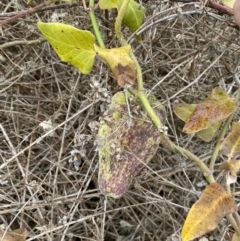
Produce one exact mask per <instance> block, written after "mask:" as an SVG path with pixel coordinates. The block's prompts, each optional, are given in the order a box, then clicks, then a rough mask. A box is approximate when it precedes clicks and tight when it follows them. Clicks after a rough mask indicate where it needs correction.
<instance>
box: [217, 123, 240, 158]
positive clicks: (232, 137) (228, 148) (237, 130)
mask: <svg viewBox="0 0 240 241" xmlns="http://www.w3.org/2000/svg"><path fill="white" fill-rule="evenodd" d="M221 152H222V154H223V155H225V156H227V157H228V159H238V157H239V156H240V121H238V122H234V123H233V124H232V130H231V132H230V133H229V134H228V135H227V137H226V138H225V139H224V141H223V142H222V145H221Z"/></svg>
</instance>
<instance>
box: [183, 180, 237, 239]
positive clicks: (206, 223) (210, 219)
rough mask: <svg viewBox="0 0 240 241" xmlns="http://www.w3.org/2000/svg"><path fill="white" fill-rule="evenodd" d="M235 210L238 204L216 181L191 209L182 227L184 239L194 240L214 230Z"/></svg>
mask: <svg viewBox="0 0 240 241" xmlns="http://www.w3.org/2000/svg"><path fill="white" fill-rule="evenodd" d="M235 211H237V206H236V204H235V202H234V200H233V198H232V197H231V196H230V195H229V194H228V193H227V192H226V191H225V189H224V188H223V187H222V186H221V185H220V184H218V183H216V182H215V183H212V184H210V185H209V186H208V187H206V188H205V190H204V191H203V194H202V196H201V197H200V199H199V200H198V201H197V202H196V203H195V204H194V205H193V206H192V208H191V209H190V211H189V213H188V216H187V218H186V221H185V223H184V226H183V229H182V234H181V235H182V240H183V241H189V240H193V239H195V238H198V237H200V236H202V235H204V234H206V233H208V232H210V231H212V230H214V229H215V228H216V227H217V226H218V223H219V222H220V221H221V220H222V219H223V218H224V217H225V216H226V215H228V214H230V213H233V212H235Z"/></svg>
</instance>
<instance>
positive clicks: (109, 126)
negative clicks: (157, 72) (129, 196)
mask: <svg viewBox="0 0 240 241" xmlns="http://www.w3.org/2000/svg"><path fill="white" fill-rule="evenodd" d="M129 102H130V101H129ZM149 102H150V104H151V105H152V107H153V108H154V110H155V112H156V113H157V114H158V116H159V118H160V119H161V121H162V122H164V120H165V108H164V107H163V105H162V104H161V103H160V102H159V101H158V100H157V99H156V98H155V97H153V96H151V97H150V98H149ZM130 106H131V114H132V115H133V118H132V120H131V125H130V126H129V125H128V120H129V116H128V111H127V104H126V98H125V95H124V93H123V92H118V93H116V94H115V95H114V96H113V98H112V101H111V104H110V106H109V110H108V115H107V117H106V118H105V120H102V121H101V122H100V127H99V131H98V142H99V145H100V146H99V176H98V183H99V189H100V191H101V192H102V193H103V194H104V195H106V196H111V197H114V198H119V197H120V196H122V195H123V194H124V193H125V192H126V191H127V189H128V187H129V185H130V184H131V183H132V180H133V178H134V177H135V176H136V175H137V174H138V173H139V172H140V171H141V169H142V168H143V167H144V165H145V164H147V163H148V162H149V161H150V160H151V159H152V157H153V156H154V154H155V153H156V151H157V149H158V146H159V143H160V133H159V131H158V130H157V128H156V126H155V125H154V124H153V122H152V121H151V120H150V119H149V117H148V114H147V113H146V112H145V110H144V109H141V108H140V110H137V107H139V106H141V104H140V103H138V102H137V101H136V100H135V99H134V100H132V101H131V103H130ZM136 110H137V111H136Z"/></svg>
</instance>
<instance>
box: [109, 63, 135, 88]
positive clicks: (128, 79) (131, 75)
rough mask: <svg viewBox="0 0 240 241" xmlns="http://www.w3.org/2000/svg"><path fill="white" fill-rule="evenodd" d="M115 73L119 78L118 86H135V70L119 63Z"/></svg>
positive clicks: (114, 70)
mask: <svg viewBox="0 0 240 241" xmlns="http://www.w3.org/2000/svg"><path fill="white" fill-rule="evenodd" d="M113 73H114V75H115V76H116V78H117V82H118V85H119V86H121V87H124V86H125V85H127V84H128V85H133V84H134V82H135V79H136V74H135V69H134V68H132V67H130V66H129V65H126V66H123V65H122V64H121V63H119V64H118V65H117V66H116V67H115V68H114V69H113Z"/></svg>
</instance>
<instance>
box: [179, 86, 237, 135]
mask: <svg viewBox="0 0 240 241" xmlns="http://www.w3.org/2000/svg"><path fill="white" fill-rule="evenodd" d="M236 109H237V103H236V101H234V100H233V99H231V98H230V97H229V95H228V94H227V93H226V92H225V91H223V90H221V89H220V88H215V89H213V91H212V93H211V94H210V95H209V96H208V97H207V98H206V99H205V100H204V101H203V102H202V103H200V104H198V105H197V107H196V108H195V109H194V111H193V112H192V114H191V116H190V117H189V119H188V120H187V122H186V124H185V126H184V128H183V131H184V132H186V133H188V134H190V133H196V132H199V131H201V130H204V129H207V128H209V127H211V126H214V125H217V124H219V123H222V122H223V121H225V120H226V119H227V118H228V117H229V116H230V115H231V114H232V113H233V112H234V111H235V110H236Z"/></svg>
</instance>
